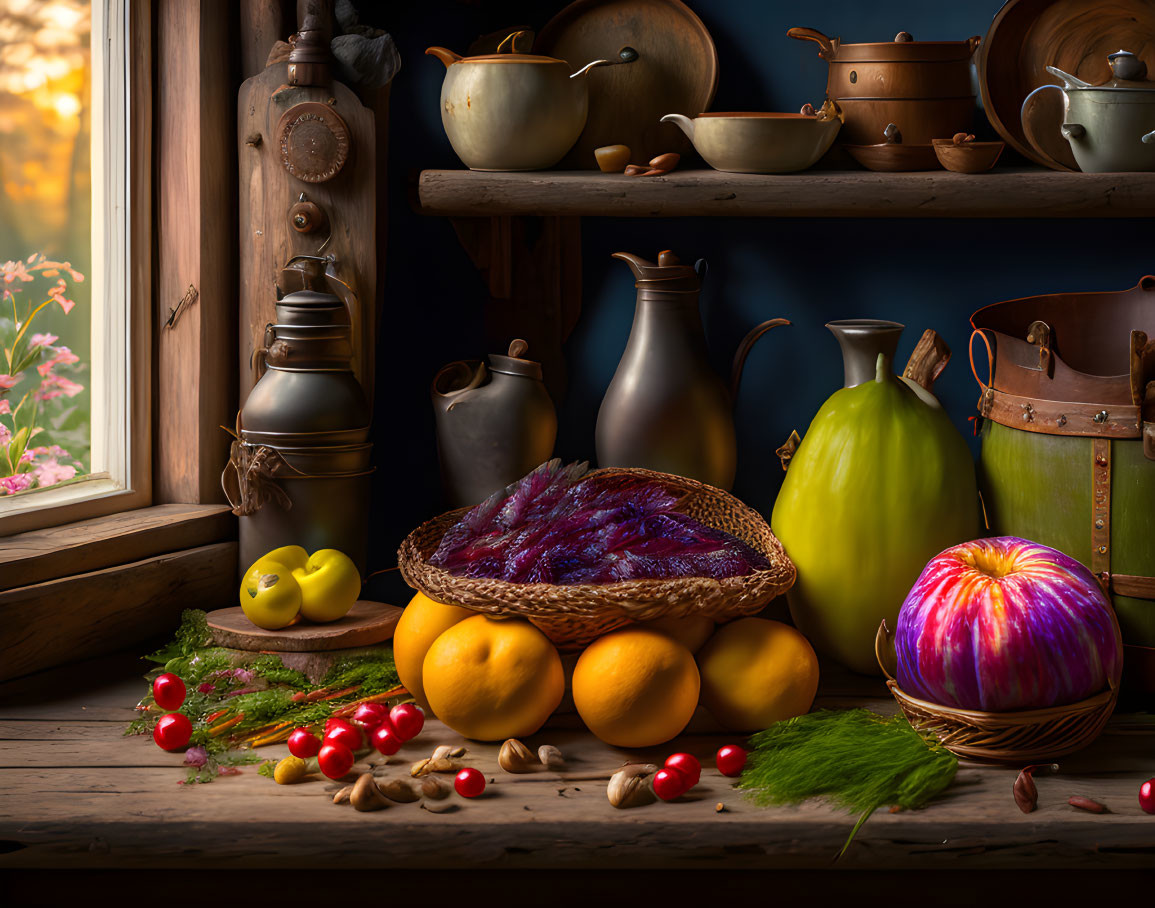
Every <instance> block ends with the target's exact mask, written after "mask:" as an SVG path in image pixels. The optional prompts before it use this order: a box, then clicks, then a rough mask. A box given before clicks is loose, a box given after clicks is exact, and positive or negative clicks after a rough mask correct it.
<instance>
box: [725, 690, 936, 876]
mask: <svg viewBox="0 0 1155 908" xmlns="http://www.w3.org/2000/svg"><path fill="white" fill-rule="evenodd" d="M750 743H751V746H752V748H753V750H752V752H751V754H750V757H749V760H748V762H747V764H746V769H745V770H744V771H743V773H742V778H741V780H740V781H739V783H738V787H739V788H740V789H743V790H744V791H745V792H746V795H747V797H749V798H750V799H751V800H752V801H754V803H756V804H758V805H760V806H763V807H765V806H770V805H775V804H798V803H801V802H802V801H806V800H809V799H811V798H822V799H824V800H826V801H828V802H830V803H832V804H834V805H835V806H837V807H840V808H842V809H844V810H847V811H849V812H850V813H852V814H856V815H857V816H858V821H857V823H855V825H854V828H853V829H852V830H851V833H850V837H849V838H848V839H847V840H846V844H845V845H843V847H842V851H840V852H839V857H841V856H842V855H843V854H844V853H845V852H846V849H847V848H848V847H850V843H851V842H852V841H853V840H854V837H855V835H857V833H858V830H859V829H860V828H861V827H862V824H863V823H865V822H866V820H867V819H868V818H869V817H870V815H871V814H872V813H874V811H875V810H877V809H878V808H879V807H882V806H884V805H893V806H895V807H898V808H901V809H905V810H913V809H916V808H919V807H923V806H925V805H926V804H927V803H929V802H930V801H931V800H932V799H933V798H935V797H936V796H937V795H939V794H941V793H942V792H943V791H944V790H945V789H946V788H947V786H949V785H950V783H951V781H952V780H953V779H954V776H955V772H956V771H957V770H958V760H957V759H956V758H955V756H954V754H952V753H951V752H950V751H948V750H946V749H945V748H944V747H942V745H940V744H939V743H938V742H937V741H936V740H935V739H934V738H933V737H930V736H925V735H923V734H921V733H919V732H918V731H916V730H915V729H914V728H913V727H911V725H910V723H909V722H908V721H907V720H906V719H905V718H904V717H902V716H881V715H878V714H877V713H873V712H870V711H869V710H865V709H848V710H819V711H817V712H813V713H810V714H808V715H804V716H798V717H796V718H793V719H787V720H786V721H784V722H778V723H777V724H775V725H773V726H771V727H770V728H768V729H766V730H765V731H761V732H758V733H757V734H755V735H754V736H753V737H752V738H751V739H750Z"/></svg>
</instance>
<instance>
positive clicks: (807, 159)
mask: <svg viewBox="0 0 1155 908" xmlns="http://www.w3.org/2000/svg"><path fill="white" fill-rule="evenodd" d="M662 122H663V123H675V124H677V125H678V127H680V128H681V130H682V132H684V133H685V134H686V135H687V136H689V138H690V141H691V142H693V143H694V149H695V150H696V151H697V152H698V154H700V155H701V156H702V158H703V159H704V160H705V161H706V163H707V164H709V165H710V166H711V167H713V168H714V169H715V170H722V171H725V172H727V173H795V172H797V171H799V170H806V169H808V168H810V167H812V166H814V164H815V163H816V162H817V161H818V159H819V158H821V157H822V156H823V155H824V154H826V152H827V151H828V150H829V149H830V146H831V145H833V144H834V140H835V138H836V137H837V136H838V131H839V130H840V129H841V128H842V121H841V120H840V119H838V118H836V117H835V118H830V119H823V118H820V117H817V116H808V115H806V114H795V113H705V114H699V115H698V116H696V117H694V118H693V119H690V118H689V117H684V116H682V115H681V114H668V115H666V116H664V117H662Z"/></svg>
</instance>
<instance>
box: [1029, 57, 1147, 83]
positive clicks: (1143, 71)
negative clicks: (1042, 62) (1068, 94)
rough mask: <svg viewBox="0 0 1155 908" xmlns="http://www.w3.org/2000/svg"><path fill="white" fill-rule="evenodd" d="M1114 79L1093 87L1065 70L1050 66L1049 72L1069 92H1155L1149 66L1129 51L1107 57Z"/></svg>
mask: <svg viewBox="0 0 1155 908" xmlns="http://www.w3.org/2000/svg"><path fill="white" fill-rule="evenodd" d="M1107 62H1108V63H1109V64H1110V66H1111V75H1112V76H1113V77H1114V78H1111V79H1108V80H1107V81H1106V82H1100V83H1099V84H1098V85H1093V84H1091V83H1090V82H1084V81H1083V80H1082V79H1080V78H1078V77H1077V76H1072V75H1071V74H1070V73H1065V72H1063V70H1061V69H1059V68H1057V67H1054V66H1048V67H1047V72H1049V73H1050V74H1051V75H1052V76H1058V77H1059V78H1060V79H1062V80H1063V83H1064V85H1063V87H1064V88H1065V89H1066V90H1067V91H1103V90H1107V91H1146V92H1155V82H1152V81H1150V80H1149V79H1148V78H1147V64H1146V63H1144V62H1143V60H1141V59H1140V58H1139V57H1138V56H1137V55H1136V54H1133V53H1131V51H1129V50H1117V51H1115V53H1113V54H1109V55H1108V56H1107Z"/></svg>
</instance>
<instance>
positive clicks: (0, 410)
mask: <svg viewBox="0 0 1155 908" xmlns="http://www.w3.org/2000/svg"><path fill="white" fill-rule="evenodd" d="M11 412H12V405H11V404H10V403H8V398H7V397H0V416H7V415H8V414H9V413H11Z"/></svg>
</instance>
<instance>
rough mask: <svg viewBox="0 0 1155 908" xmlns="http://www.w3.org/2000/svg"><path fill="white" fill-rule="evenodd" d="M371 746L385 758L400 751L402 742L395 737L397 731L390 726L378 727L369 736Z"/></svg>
mask: <svg viewBox="0 0 1155 908" xmlns="http://www.w3.org/2000/svg"><path fill="white" fill-rule="evenodd" d="M369 740H370V742H371V743H372V744H373V746H374V747H375V748H376V749H377V750H378V751H379V752H380V753H383V754H385V756H387V757H391V756H393V754H395V753H397V751H399V750H400V749H401V744H402V741H401V739H400V738H399V737H398V736H397V730H396V729H395V728H393V726H392V725H389V724H386V725H378V726H377V727H376V728H375V729H373V731H372V733H371V734H370V735H369Z"/></svg>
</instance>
